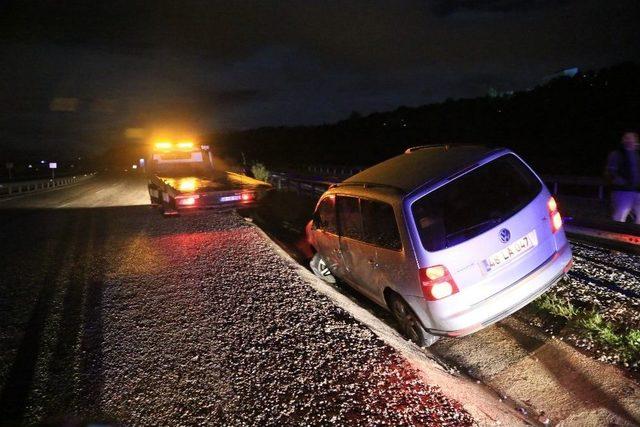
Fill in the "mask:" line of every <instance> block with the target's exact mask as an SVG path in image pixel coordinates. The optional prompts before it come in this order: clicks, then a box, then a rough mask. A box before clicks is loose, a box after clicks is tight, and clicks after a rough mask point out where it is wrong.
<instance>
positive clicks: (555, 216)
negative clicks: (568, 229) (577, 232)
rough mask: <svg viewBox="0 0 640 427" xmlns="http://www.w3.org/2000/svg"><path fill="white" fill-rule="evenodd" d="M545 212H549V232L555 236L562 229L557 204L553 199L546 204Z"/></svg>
mask: <svg viewBox="0 0 640 427" xmlns="http://www.w3.org/2000/svg"><path fill="white" fill-rule="evenodd" d="M547 210H548V211H549V219H550V220H551V231H552V232H553V233H554V234H555V233H557V232H558V230H560V229H561V228H562V216H561V215H560V212H558V204H557V203H556V199H554V198H553V197H550V198H549V201H548V202H547Z"/></svg>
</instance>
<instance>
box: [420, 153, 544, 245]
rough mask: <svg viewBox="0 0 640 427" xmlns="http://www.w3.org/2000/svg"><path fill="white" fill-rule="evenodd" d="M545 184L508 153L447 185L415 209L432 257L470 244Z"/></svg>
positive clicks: (525, 201)
mask: <svg viewBox="0 0 640 427" xmlns="http://www.w3.org/2000/svg"><path fill="white" fill-rule="evenodd" d="M541 189H542V184H541V183H540V181H539V180H538V178H536V176H535V175H534V174H533V173H532V172H531V170H530V169H529V168H528V167H527V166H526V165H525V164H523V163H522V161H521V160H520V159H518V158H517V157H516V156H515V155H513V154H506V155H504V156H501V157H499V158H497V159H495V160H493V161H491V162H489V163H486V164H484V165H482V166H480V167H478V168H476V169H474V170H472V171H471V172H468V173H466V174H464V175H462V176H460V177H459V178H456V179H454V180H452V181H451V182H449V183H447V184H445V185H443V186H442V187H440V188H438V189H436V190H434V191H432V192H431V193H428V194H426V195H425V196H424V197H422V198H420V199H418V200H417V201H415V202H414V203H413V205H412V207H411V211H412V213H413V218H414V220H415V223H416V227H417V229H418V232H419V234H420V239H421V240H422V245H423V246H424V248H425V249H426V250H428V251H429V252H434V251H439V250H441V249H446V248H450V247H453V246H455V245H458V244H460V243H462V242H465V241H467V240H469V239H471V238H473V237H475V236H478V235H480V234H482V233H484V232H485V231H487V230H489V229H491V228H493V227H495V226H496V225H498V224H500V223H501V222H503V221H505V220H507V219H508V218H510V217H511V216H513V215H514V214H515V213H517V212H518V211H520V210H521V209H522V208H524V207H525V206H526V205H528V204H529V203H530V202H531V201H532V200H533V199H534V198H535V197H536V196H537V195H538V194H539V193H540V190H541Z"/></svg>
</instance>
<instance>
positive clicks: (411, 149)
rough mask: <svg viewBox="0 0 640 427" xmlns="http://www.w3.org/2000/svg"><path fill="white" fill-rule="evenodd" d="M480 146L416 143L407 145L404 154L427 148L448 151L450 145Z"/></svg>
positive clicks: (452, 145) (462, 144)
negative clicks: (411, 145) (412, 145)
mask: <svg viewBox="0 0 640 427" xmlns="http://www.w3.org/2000/svg"><path fill="white" fill-rule="evenodd" d="M469 146H472V147H482V145H479V144H468V143H460V144H450V143H448V144H427V145H417V146H415V147H409V148H407V149H406V150H404V154H410V153H413V152H415V151H419V150H424V149H427V148H444V151H449V149H450V148H452V147H469Z"/></svg>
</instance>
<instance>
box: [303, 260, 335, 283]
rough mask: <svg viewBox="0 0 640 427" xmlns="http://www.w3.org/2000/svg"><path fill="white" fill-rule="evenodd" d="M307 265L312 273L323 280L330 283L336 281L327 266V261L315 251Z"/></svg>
mask: <svg viewBox="0 0 640 427" xmlns="http://www.w3.org/2000/svg"><path fill="white" fill-rule="evenodd" d="M309 266H310V267H311V271H313V274H315V275H316V276H317V277H319V278H320V279H322V280H323V281H325V282H327V283H330V284H332V285H333V284H335V283H336V278H335V277H334V275H333V274H331V271H330V270H329V267H327V263H326V262H325V260H324V259H323V258H322V256H320V254H319V253H317V252H316V253H315V255H314V256H313V258H311V261H310V262H309Z"/></svg>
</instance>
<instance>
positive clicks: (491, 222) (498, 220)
mask: <svg viewBox="0 0 640 427" xmlns="http://www.w3.org/2000/svg"><path fill="white" fill-rule="evenodd" d="M501 222H502V218H500V217H498V218H491V219H488V220H486V221H482V222H479V223H478V224H474V225H472V226H469V227H466V228H463V229H461V230H458V231H455V232H453V233H450V234H447V235H446V237H445V240H446V241H447V246H449V243H450V241H451V240H452V239H453V238H454V237H457V236H460V235H461V234H462V235H463V234H466V233H468V232H469V231H471V230H475V229H477V228H481V227H486V226H489V225H496V224H500V223H501ZM457 243H460V242H457Z"/></svg>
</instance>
